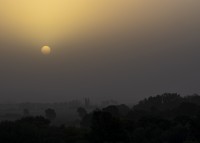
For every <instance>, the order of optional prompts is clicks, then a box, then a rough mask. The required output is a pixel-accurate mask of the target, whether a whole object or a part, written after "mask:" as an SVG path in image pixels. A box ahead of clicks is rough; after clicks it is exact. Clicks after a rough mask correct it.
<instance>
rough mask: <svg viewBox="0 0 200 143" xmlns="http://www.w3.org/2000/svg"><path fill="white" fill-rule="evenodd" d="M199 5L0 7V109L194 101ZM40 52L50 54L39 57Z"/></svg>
mask: <svg viewBox="0 0 200 143" xmlns="http://www.w3.org/2000/svg"><path fill="white" fill-rule="evenodd" d="M199 7H200V1H199V0H163V1H161V0H151V1H146V0H101V1H94V0H84V1H83V0H73V1H72V0H6V1H5V0H0V101H1V102H24V101H32V102H38V101H40V102H45V101H48V102H57V101H67V100H71V99H76V98H78V99H82V98H84V97H90V98H91V99H92V100H95V101H98V100H106V99H115V100H118V101H121V102H134V103H135V102H137V101H138V100H140V99H143V98H144V97H148V96H152V95H156V94H161V93H164V92H177V93H180V94H183V95H187V94H192V93H199V94H200V84H199V83H200V56H199V55H200V9H199ZM44 45H49V46H50V47H51V48H52V53H51V54H50V55H43V54H41V52H40V49H41V47H42V46H44Z"/></svg>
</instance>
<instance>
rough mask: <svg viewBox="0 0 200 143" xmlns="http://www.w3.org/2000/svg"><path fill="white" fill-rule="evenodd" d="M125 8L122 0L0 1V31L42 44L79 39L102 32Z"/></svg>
mask: <svg viewBox="0 0 200 143" xmlns="http://www.w3.org/2000/svg"><path fill="white" fill-rule="evenodd" d="M127 2H128V1H127ZM129 3H133V2H132V1H131V2H129ZM127 5H130V4H127ZM111 7H112V8H111ZM122 7H123V5H122V4H121V2H120V0H119V1H118V2H117V0H109V1H108V0H101V1H94V0H84V1H83V0H6V1H1V0H0V20H1V23H0V30H1V31H3V30H4V31H5V32H4V33H9V34H10V35H14V36H15V35H17V36H15V37H17V38H21V39H22V40H24V39H26V40H30V39H31V40H33V41H34V42H38V41H39V44H41V43H50V42H52V41H53V42H54V41H56V40H58V39H60V38H63V37H65V39H70V38H73V37H75V38H77V35H78V36H80V35H81V34H82V33H84V32H85V33H90V32H93V31H95V32H96V31H97V30H99V31H102V29H104V28H105V27H106V26H105V23H107V24H108V23H112V21H113V20H114V19H116V18H118V17H122V16H120V15H122V14H123V13H122V11H123V8H122ZM125 8H126V9H127V6H126V7H124V9H125ZM131 9H133V7H131ZM123 12H124V11H123ZM120 21H122V20H120ZM118 24H119V23H118ZM112 27H113V26H112ZM92 28H93V29H92ZM95 32H94V33H95ZM83 35H84V34H83Z"/></svg>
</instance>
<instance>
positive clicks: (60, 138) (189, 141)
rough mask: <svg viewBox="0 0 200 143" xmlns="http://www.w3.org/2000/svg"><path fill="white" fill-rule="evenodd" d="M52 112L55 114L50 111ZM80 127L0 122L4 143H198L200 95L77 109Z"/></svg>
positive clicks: (28, 120) (29, 121)
mask: <svg viewBox="0 0 200 143" xmlns="http://www.w3.org/2000/svg"><path fill="white" fill-rule="evenodd" d="M48 112H49V113H48ZM51 112H52V113H51ZM77 112H78V113H79V115H80V117H81V118H82V119H81V122H80V126H73V127H65V125H61V126H54V125H52V124H51V122H50V120H53V118H54V116H53V114H55V113H53V111H50V110H48V111H47V114H52V116H50V115H49V119H46V118H44V117H41V116H38V117H24V118H22V119H20V120H17V121H3V122H1V123H0V142H1V143H199V142H200V96H198V95H192V96H187V97H181V96H179V95H178V94H163V95H158V96H155V97H149V98H148V99H144V100H142V101H140V102H139V103H138V104H137V105H135V106H134V107H132V108H129V107H128V106H126V105H111V106H108V107H106V108H103V109H96V110H95V111H93V112H91V113H87V111H86V110H85V109H84V108H82V107H80V108H78V109H77Z"/></svg>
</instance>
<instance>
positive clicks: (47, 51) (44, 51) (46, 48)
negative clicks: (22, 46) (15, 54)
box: [41, 46, 51, 55]
mask: <svg viewBox="0 0 200 143" xmlns="http://www.w3.org/2000/svg"><path fill="white" fill-rule="evenodd" d="M41 52H42V54H44V55H49V54H50V53H51V48H50V47H49V46H43V47H42V48H41Z"/></svg>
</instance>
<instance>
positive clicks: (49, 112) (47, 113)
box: [45, 108, 56, 121]
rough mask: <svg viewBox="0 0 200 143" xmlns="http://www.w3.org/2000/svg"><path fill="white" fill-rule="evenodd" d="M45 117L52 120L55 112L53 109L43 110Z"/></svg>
mask: <svg viewBox="0 0 200 143" xmlns="http://www.w3.org/2000/svg"><path fill="white" fill-rule="evenodd" d="M45 116H46V118H47V119H49V120H51V121H52V120H54V119H55V118H56V112H55V110H54V109H51V108H48V109H46V110H45Z"/></svg>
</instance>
